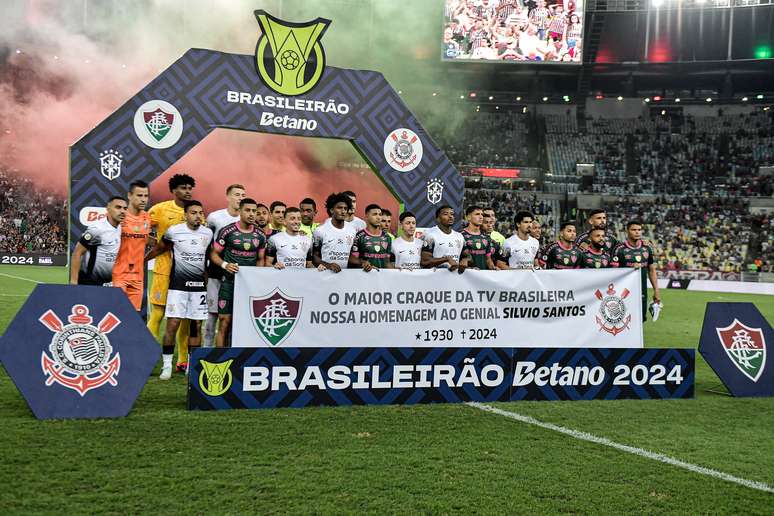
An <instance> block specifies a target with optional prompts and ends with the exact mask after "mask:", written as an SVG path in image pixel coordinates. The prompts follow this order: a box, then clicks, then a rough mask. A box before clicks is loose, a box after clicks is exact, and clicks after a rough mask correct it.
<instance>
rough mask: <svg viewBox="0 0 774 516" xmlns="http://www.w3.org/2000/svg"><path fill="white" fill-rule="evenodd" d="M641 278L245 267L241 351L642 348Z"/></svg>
mask: <svg viewBox="0 0 774 516" xmlns="http://www.w3.org/2000/svg"><path fill="white" fill-rule="evenodd" d="M640 281H641V280H640V273H639V271H637V270H634V269H590V270H550V271H475V270H468V271H465V273H464V274H457V273H452V272H449V271H448V270H446V269H437V270H415V271H398V270H379V271H377V270H373V271H371V272H363V271H361V270H344V271H342V272H340V273H338V274H335V273H333V272H330V271H323V272H319V271H317V270H316V269H305V270H292V269H285V270H276V269H271V268H261V267H240V269H239V273H237V275H236V291H235V294H234V324H233V339H232V343H233V346H234V347H276V346H282V347H392V348H394V347H535V348H541V347H543V348H546V347H565V348H570V347H589V348H640V347H642V301H641V298H640V292H641V283H640Z"/></svg>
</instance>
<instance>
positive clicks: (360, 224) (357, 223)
mask: <svg viewBox="0 0 774 516" xmlns="http://www.w3.org/2000/svg"><path fill="white" fill-rule="evenodd" d="M347 224H352V226H353V227H354V228H355V233H356V234H357V232H358V231H362V230H364V229H365V228H366V226H367V225H366V222H365V221H364V220H363V219H361V218H360V217H353V218H352V221H351V222H347Z"/></svg>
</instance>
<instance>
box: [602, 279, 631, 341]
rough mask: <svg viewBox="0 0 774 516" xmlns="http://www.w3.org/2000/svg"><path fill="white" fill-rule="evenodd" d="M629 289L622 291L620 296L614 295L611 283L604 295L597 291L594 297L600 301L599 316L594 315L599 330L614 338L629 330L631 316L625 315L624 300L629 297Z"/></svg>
mask: <svg viewBox="0 0 774 516" xmlns="http://www.w3.org/2000/svg"><path fill="white" fill-rule="evenodd" d="M629 294H631V292H629V289H626V288H625V289H624V290H623V292H621V295H620V296H617V295H616V292H615V287H614V285H613V284H612V283H611V284H610V285H608V286H607V291H605V294H602V292H600V291H599V289H597V291H596V292H594V295H595V296H597V299H599V300H600V301H601V303H600V305H599V315H596V316H595V317H596V319H597V324H599V329H600V331H601V330H604V331H606V332H608V333H609V334H611V335H613V336H616V335H618V334H619V333H621V332H623V331H624V330H628V329H629V324H630V323H631V321H632V314H627V310H626V303H624V301H623V300H624V299H626V298H627V297H629Z"/></svg>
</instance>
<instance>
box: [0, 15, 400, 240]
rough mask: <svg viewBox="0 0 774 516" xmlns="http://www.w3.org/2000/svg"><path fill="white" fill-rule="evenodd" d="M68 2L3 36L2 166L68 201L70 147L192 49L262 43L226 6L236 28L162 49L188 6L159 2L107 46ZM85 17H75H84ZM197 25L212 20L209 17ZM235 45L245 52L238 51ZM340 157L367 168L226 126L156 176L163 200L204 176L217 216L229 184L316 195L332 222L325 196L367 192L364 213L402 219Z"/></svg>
mask: <svg viewBox="0 0 774 516" xmlns="http://www.w3.org/2000/svg"><path fill="white" fill-rule="evenodd" d="M59 5H60V4H58V3H57V2H54V1H52V0H43V1H40V0H39V1H35V2H29V3H28V4H27V5H26V6H25V7H24V8H23V9H25V11H24V12H20V13H10V14H9V15H8V17H7V18H8V19H9V20H10V21H9V22H8V23H10V25H11V27H10V29H9V30H8V32H6V33H5V34H4V35H2V36H0V113H2V118H0V166H3V167H5V168H8V169H11V170H13V171H16V173H18V174H20V175H23V176H25V177H28V178H32V179H33V181H35V182H37V183H39V184H41V185H45V186H46V187H47V188H49V189H54V190H56V191H59V192H61V193H62V194H63V195H64V194H66V192H67V180H68V174H67V167H68V163H67V159H68V148H69V146H70V145H72V144H73V143H74V142H76V141H77V140H78V139H80V138H81V137H82V136H83V135H84V134H86V133H87V132H88V131H89V130H91V129H92V128H93V127H95V126H96V125H97V124H99V123H100V122H101V121H102V120H104V119H105V118H107V117H108V116H109V115H110V114H111V113H112V112H113V111H114V110H115V109H116V108H118V106H120V105H121V104H122V103H123V102H125V101H126V100H127V99H128V98H130V97H131V96H132V95H134V94H135V93H136V92H137V91H139V90H140V89H142V87H143V86H144V85H145V84H147V83H148V82H150V81H151V80H152V79H153V78H154V77H155V76H156V75H157V74H158V73H159V72H160V71H161V70H162V69H163V68H165V67H166V66H168V65H169V64H170V63H171V62H172V61H174V59H176V58H177V57H179V55H181V54H182V52H184V51H185V50H186V49H187V48H188V47H191V46H200V47H205V48H206V47H207V46H211V47H212V48H222V49H223V50H224V51H239V52H244V53H249V52H251V51H252V48H247V47H251V46H252V44H253V43H252V42H253V41H254V32H255V27H254V20H250V17H249V16H245V15H244V13H243V12H242V11H243V10H244V6H241V7H240V6H238V5H237V6H234V5H233V4H229V3H225V4H222V5H221V6H220V9H221V14H222V15H224V16H231V17H233V19H235V20H239V22H238V23H235V24H233V25H227V24H224V26H225V27H233V29H231V30H232V31H233V32H221V33H212V32H208V31H205V30H204V29H202V30H201V31H199V30H194V31H193V32H195V33H196V34H197V35H198V34H204V35H205V36H204V37H206V38H210V39H209V40H207V41H191V42H188V41H186V42H185V45H181V42H180V41H178V42H177V43H174V42H167V44H166V45H164V42H165V41H167V38H164V39H163V40H162V46H161V47H159V46H158V44H159V39H158V38H157V37H155V36H154V34H155V35H156V36H157V35H158V34H159V30H160V29H161V28H164V30H166V29H167V28H168V27H166V25H164V24H162V25H163V27H158V26H157V25H154V24H158V23H161V22H160V21H159V20H168V19H170V16H172V15H174V16H179V12H178V11H180V10H179V9H177V11H175V13H171V14H170V13H169V12H165V11H164V9H169V8H168V7H165V6H164V4H152V6H151V9H153V10H154V11H153V12H151V13H146V14H148V17H147V19H145V20H144V21H142V23H139V22H136V23H134V25H131V24H130V23H131V21H132V20H126V25H125V26H124V27H123V29H124V30H125V32H124V33H118V34H117V36H120V40H119V41H117V42H110V38H106V39H105V40H104V41H100V40H98V39H96V38H89V37H87V36H85V35H84V34H83V33H82V32H79V31H76V30H72V29H68V28H67V27H71V26H72V25H73V24H72V23H69V24H68V23H64V22H63V19H62V16H64V15H63V14H62V11H63V10H62V9H58V8H57V7H58V6H59ZM95 5H96V4H95ZM6 9H7V8H6V7H3V8H1V9H0V10H2V14H4V15H5V14H8V13H6V11H5V10H6ZM70 11H72V7H71V8H70ZM246 12H249V10H248V11H246ZM81 14H82V13H80V12H76V13H70V15H72V16H73V17H74V18H75V19H77V17H78V16H80V15H81ZM150 14H155V15H154V16H150ZM12 15H16V18H14V16H12ZM163 15H167V16H163ZM195 19H201V20H202V21H201V23H205V21H206V17H205V16H202V17H201V18H199V17H195ZM69 21H70V22H72V19H71V20H69ZM97 21H99V20H97ZM189 23H190V21H189ZM116 29H117V28H116ZM208 30H209V29H208ZM245 32H248V33H249V36H247V37H246V36H245ZM171 37H175V35H170V38H171ZM229 41H239V42H242V43H244V45H245V46H246V47H245V48H242V47H238V48H234V47H233V46H232V47H229V45H228V43H227V42H229ZM210 43H211V45H210ZM17 49H18V50H19V52H18V53H17V52H16V51H17ZM339 161H346V162H350V163H351V162H362V161H361V160H360V158H359V157H357V154H356V153H354V152H353V151H352V150H351V149H347V150H342V149H341V148H340V146H339V147H336V146H335V145H334V144H330V146H329V145H328V144H326V143H320V142H319V141H314V142H313V141H311V140H306V139H303V138H294V137H280V136H271V135H265V134H254V133H241V132H235V131H233V132H232V131H226V130H218V131H215V132H214V133H213V134H211V135H210V136H209V137H208V138H207V139H205V140H204V141H203V142H201V143H200V144H199V145H197V146H196V147H195V148H194V149H193V150H192V151H191V152H189V153H188V154H187V155H186V156H184V157H183V158H182V159H181V160H180V161H179V162H177V163H176V164H174V165H173V166H172V167H171V168H170V170H168V171H167V172H165V173H164V175H163V176H162V177H160V178H159V179H157V180H156V181H155V182H154V183H153V184H152V185H151V191H152V195H153V199H154V200H156V201H159V200H164V199H168V198H169V191H168V189H167V187H166V184H167V180H168V178H169V177H170V176H171V175H172V174H174V173H176V172H178V171H184V172H186V173H188V174H190V175H192V176H193V177H194V178H196V180H197V188H196V196H197V197H198V198H199V199H200V200H201V201H202V202H203V203H204V204H205V207H206V209H207V210H208V211H210V210H214V209H218V208H221V207H223V205H224V194H223V192H224V190H225V187H226V186H227V185H228V184H231V183H242V184H245V186H247V189H248V192H249V194H250V195H251V196H253V197H255V198H256V199H257V200H259V201H260V202H264V203H266V204H269V203H270V202H271V201H273V200H282V201H284V202H286V203H287V204H288V205H297V203H298V201H299V200H301V199H302V198H304V197H307V196H308V197H312V198H314V199H315V200H316V201H317V203H318V211H319V217H318V218H320V219H322V218H324V217H325V213H324V208H323V207H322V204H323V203H324V200H325V197H326V196H327V195H328V194H329V193H331V192H332V191H342V190H352V191H355V192H356V193H357V194H358V212H359V213H358V214H359V216H361V217H362V211H363V208H364V207H365V205H366V204H369V203H371V202H375V203H377V204H380V205H383V206H385V207H388V208H389V209H391V210H392V212H393V213H397V201H396V200H395V199H394V197H393V196H392V195H391V193H390V192H389V191H388V190H387V188H386V187H385V186H384V185H383V184H382V183H381V182H380V181H379V180H378V178H377V177H376V176H375V174H373V173H372V172H371V171H369V170H368V169H358V168H346V169H340V167H339V166H337V163H338V162H339ZM393 218H396V217H393ZM393 225H394V224H393Z"/></svg>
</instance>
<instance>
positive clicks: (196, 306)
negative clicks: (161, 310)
mask: <svg viewBox="0 0 774 516" xmlns="http://www.w3.org/2000/svg"><path fill="white" fill-rule="evenodd" d="M165 315H166V316H167V319H169V318H170V317H174V318H176V319H192V320H195V321H204V320H206V319H207V293H206V292H204V291H199V292H188V291H186V290H170V291H169V292H167V309H166V313H165Z"/></svg>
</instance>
